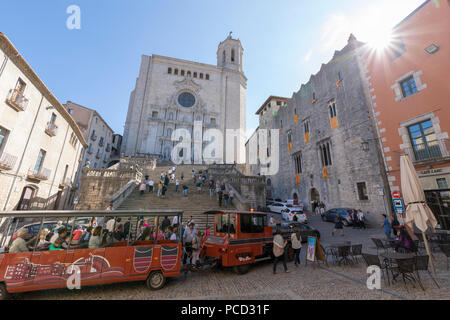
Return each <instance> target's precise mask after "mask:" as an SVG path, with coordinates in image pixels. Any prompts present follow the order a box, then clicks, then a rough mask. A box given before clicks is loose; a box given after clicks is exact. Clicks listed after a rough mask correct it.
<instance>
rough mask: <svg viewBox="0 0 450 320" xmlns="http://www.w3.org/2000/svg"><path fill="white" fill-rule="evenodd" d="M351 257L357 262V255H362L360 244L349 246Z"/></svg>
mask: <svg viewBox="0 0 450 320" xmlns="http://www.w3.org/2000/svg"><path fill="white" fill-rule="evenodd" d="M351 254H352V259H353V261H354V262H355V263H359V258H358V256H360V255H362V244H355V245H352V246H351Z"/></svg>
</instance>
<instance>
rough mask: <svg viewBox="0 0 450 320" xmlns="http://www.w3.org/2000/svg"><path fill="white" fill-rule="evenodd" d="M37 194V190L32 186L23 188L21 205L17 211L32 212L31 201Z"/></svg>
mask: <svg viewBox="0 0 450 320" xmlns="http://www.w3.org/2000/svg"><path fill="white" fill-rule="evenodd" d="M35 193H36V189H35V188H32V187H30V186H27V187H25V188H23V191H22V196H21V197H20V201H19V204H18V205H17V210H20V211H24V210H30V208H31V201H32V200H33V198H34V196H35Z"/></svg>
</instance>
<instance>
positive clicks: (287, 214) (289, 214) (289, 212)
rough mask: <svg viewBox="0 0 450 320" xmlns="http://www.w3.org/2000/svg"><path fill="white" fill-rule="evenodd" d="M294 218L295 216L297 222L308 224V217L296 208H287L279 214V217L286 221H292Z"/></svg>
mask: <svg viewBox="0 0 450 320" xmlns="http://www.w3.org/2000/svg"><path fill="white" fill-rule="evenodd" d="M295 216H297V221H298V222H303V223H308V217H307V216H306V213H303V211H302V210H299V209H297V208H287V209H285V210H283V212H281V217H282V218H283V220H286V221H294V217H295Z"/></svg>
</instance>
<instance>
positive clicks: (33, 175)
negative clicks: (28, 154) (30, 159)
mask: <svg viewBox="0 0 450 320" xmlns="http://www.w3.org/2000/svg"><path fill="white" fill-rule="evenodd" d="M50 174H51V171H50V170H49V169H46V168H42V169H41V170H39V171H36V170H31V169H30V170H28V175H27V178H28V179H29V180H32V181H36V182H39V181H43V180H48V178H49V177H50Z"/></svg>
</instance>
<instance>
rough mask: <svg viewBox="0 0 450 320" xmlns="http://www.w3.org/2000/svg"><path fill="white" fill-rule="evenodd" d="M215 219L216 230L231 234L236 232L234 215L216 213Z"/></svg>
mask: <svg viewBox="0 0 450 320" xmlns="http://www.w3.org/2000/svg"><path fill="white" fill-rule="evenodd" d="M215 220H216V232H218V233H231V234H234V233H235V232H236V216H235V215H234V214H218V215H216V217H215Z"/></svg>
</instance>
